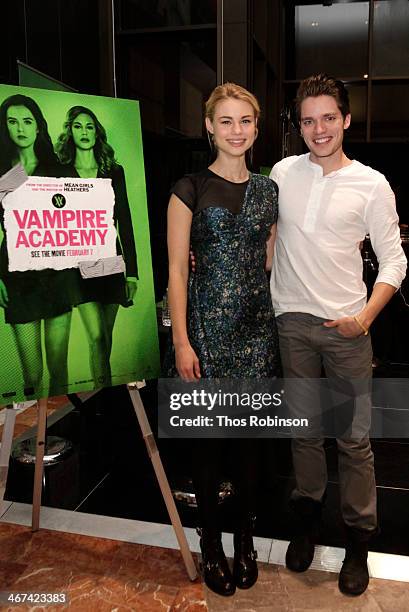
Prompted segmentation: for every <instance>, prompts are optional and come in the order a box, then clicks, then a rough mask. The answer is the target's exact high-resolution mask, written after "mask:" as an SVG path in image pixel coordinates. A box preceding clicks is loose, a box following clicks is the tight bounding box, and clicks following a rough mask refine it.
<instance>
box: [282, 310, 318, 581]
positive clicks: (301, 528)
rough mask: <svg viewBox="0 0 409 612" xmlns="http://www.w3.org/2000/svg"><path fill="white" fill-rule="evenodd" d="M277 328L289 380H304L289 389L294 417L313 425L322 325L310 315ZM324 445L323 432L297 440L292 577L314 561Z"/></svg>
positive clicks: (288, 317) (289, 559)
mask: <svg viewBox="0 0 409 612" xmlns="http://www.w3.org/2000/svg"><path fill="white" fill-rule="evenodd" d="M318 324H320V323H318ZM277 325H278V332H279V339H280V352H281V359H282V364H283V372H284V378H286V379H291V378H301V379H304V380H300V381H297V382H296V383H294V382H292V381H287V384H286V385H285V387H286V398H287V403H288V405H289V409H290V411H291V415H292V416H294V417H297V418H303V417H305V418H307V419H309V420H311V417H313V416H315V417H317V416H319V415H320V412H321V409H320V393H319V386H318V384H316V383H314V382H313V381H314V379H319V378H320V375H321V367H322V365H321V356H320V354H319V350H318V349H317V346H316V344H315V341H314V336H315V333H314V329H315V327H316V326H317V319H316V317H313V316H311V315H308V314H303V313H287V314H284V315H281V316H279V317H278V318H277ZM305 379H312V380H311V381H310V380H305ZM315 427H317V423H315ZM309 433H311V432H309ZM323 445H324V439H323V438H322V437H321V434H320V432H317V436H316V437H310V438H299V437H294V438H293V439H292V456H293V465H294V472H295V480H296V488H295V490H294V491H293V493H292V495H291V503H292V507H293V509H294V511H295V515H296V517H297V523H298V524H297V526H296V529H295V531H296V533H295V535H294V537H293V538H292V539H291V542H290V545H289V547H288V550H287V555H286V564H287V567H289V568H290V569H292V570H293V571H305V570H306V569H307V568H308V567H309V566H310V565H311V562H312V560H313V557H314V546H315V541H316V537H317V530H318V523H319V520H320V517H321V507H322V498H323V496H324V493H325V489H326V486H327V465H326V457H325V450H324V446H323Z"/></svg>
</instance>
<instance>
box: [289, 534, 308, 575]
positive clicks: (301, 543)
mask: <svg viewBox="0 0 409 612" xmlns="http://www.w3.org/2000/svg"><path fill="white" fill-rule="evenodd" d="M314 551H315V534H314V533H304V534H300V535H297V536H295V537H294V538H293V539H292V540H291V542H290V543H289V545H288V548H287V553H286V555H285V564H286V566H287V567H288V569H290V570H292V571H293V572H305V571H306V570H307V569H308V568H309V567H310V565H311V563H312V560H313V559H314Z"/></svg>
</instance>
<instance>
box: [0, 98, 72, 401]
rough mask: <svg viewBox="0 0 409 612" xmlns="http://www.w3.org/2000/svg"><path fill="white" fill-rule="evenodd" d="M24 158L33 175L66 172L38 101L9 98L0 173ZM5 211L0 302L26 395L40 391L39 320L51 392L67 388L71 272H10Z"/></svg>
mask: <svg viewBox="0 0 409 612" xmlns="http://www.w3.org/2000/svg"><path fill="white" fill-rule="evenodd" d="M18 162H21V163H22V164H23V166H24V168H25V171H26V172H27V174H29V175H35V176H52V177H58V176H62V171H61V170H62V169H61V165H60V164H59V163H58V159H57V157H56V155H55V153H54V150H53V146H52V143H51V139H50V136H49V134H48V128H47V122H46V120H45V119H44V116H43V114H42V112H41V110H40V108H39V107H38V105H37V103H36V102H35V101H34V100H33V99H32V98H29V97H27V96H23V95H19V94H18V95H14V96H10V97H9V98H7V99H6V100H4V101H3V103H2V104H1V106H0V174H4V173H5V172H7V170H9V169H10V168H11V167H13V166H14V165H16V164H17V163H18ZM3 217H4V210H3V208H2V207H1V206H0V223H1V227H2V230H3V235H4V238H3V242H2V244H1V248H0V306H1V307H3V308H4V311H5V320H6V323H9V324H10V325H11V327H12V330H13V335H14V338H15V342H16V347H17V351H18V354H19V358H20V361H21V366H22V373H23V380H24V388H25V395H26V396H28V397H30V396H32V395H37V394H39V393H42V384H43V358H42V348H41V321H42V320H44V341H45V350H46V361H47V367H48V371H49V374H50V388H49V390H48V394H49V395H50V396H52V395H55V394H56V393H59V394H61V393H64V392H67V384H68V372H67V351H68V340H69V333H70V323H71V295H70V292H69V290H67V288H68V287H70V286H71V285H72V280H73V271H72V270H61V271H56V270H52V269H46V270H41V271H26V272H9V270H8V253H7V236H6V235H5V232H4V220H3Z"/></svg>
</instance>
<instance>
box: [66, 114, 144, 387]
mask: <svg viewBox="0 0 409 612" xmlns="http://www.w3.org/2000/svg"><path fill="white" fill-rule="evenodd" d="M56 150H57V153H58V156H59V158H60V160H61V163H63V164H65V176H72V177H81V178H110V179H111V181H112V188H113V190H114V193H115V207H114V222H115V225H116V227H117V233H118V240H117V253H118V254H121V255H123V257H124V259H125V266H126V275H124V274H111V275H109V276H103V277H100V278H92V279H83V278H81V277H80V274H79V272H78V275H77V276H78V278H77V283H78V297H77V300H76V304H75V305H78V309H79V312H80V316H81V319H82V321H83V324H84V327H85V330H86V333H87V337H88V342H89V347H90V368H91V373H92V376H93V378H94V381H95V384H96V386H103V385H109V384H110V382H111V368H110V363H109V358H110V355H111V349H112V333H113V328H114V324H115V319H116V316H117V313H118V308H119V306H120V305H122V306H125V307H126V306H130V305H132V299H133V297H134V295H135V292H136V289H137V276H138V269H137V263H136V250H135V241H134V235H133V230H132V219H131V213H130V210H129V203H128V196H127V192H126V183H125V175H124V170H123V168H122V166H120V165H119V164H118V163H117V162H116V160H115V153H114V150H113V149H112V147H111V146H110V145H109V144H108V142H107V136H106V132H105V129H104V127H103V126H102V125H101V123H100V122H99V121H98V119H97V117H96V115H95V113H93V111H92V110H90V109H89V108H86V107H84V106H73V107H72V108H70V109H69V111H68V113H67V118H66V121H65V124H64V131H63V133H62V134H61V135H60V137H59V139H58V143H57V146H56Z"/></svg>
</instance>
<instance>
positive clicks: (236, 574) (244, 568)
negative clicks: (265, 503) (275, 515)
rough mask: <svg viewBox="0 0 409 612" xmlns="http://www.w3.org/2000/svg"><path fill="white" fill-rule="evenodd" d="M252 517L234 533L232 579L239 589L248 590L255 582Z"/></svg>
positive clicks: (255, 562) (256, 569)
mask: <svg viewBox="0 0 409 612" xmlns="http://www.w3.org/2000/svg"><path fill="white" fill-rule="evenodd" d="M254 520H255V519H254V517H251V518H249V519H248V520H247V521H245V522H244V523H243V524H242V525H241V526H240V527H239V528H237V530H236V531H235V532H234V536H233V543H234V563H233V578H234V581H235V583H236V586H237V587H238V588H239V589H249V588H250V587H252V586H253V584H255V583H256V582H257V578H258V568H257V561H256V559H257V551H255V550H254V546H253V529H254Z"/></svg>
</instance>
